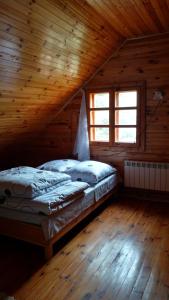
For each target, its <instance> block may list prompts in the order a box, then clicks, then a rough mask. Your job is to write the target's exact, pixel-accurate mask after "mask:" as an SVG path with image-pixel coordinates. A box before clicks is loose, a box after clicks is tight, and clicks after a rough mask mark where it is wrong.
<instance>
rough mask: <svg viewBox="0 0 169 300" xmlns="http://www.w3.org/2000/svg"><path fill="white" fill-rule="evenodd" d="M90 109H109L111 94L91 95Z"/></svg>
mask: <svg viewBox="0 0 169 300" xmlns="http://www.w3.org/2000/svg"><path fill="white" fill-rule="evenodd" d="M90 107H91V108H101V107H107V108H108V107H109V93H96V94H94V93H92V94H90Z"/></svg>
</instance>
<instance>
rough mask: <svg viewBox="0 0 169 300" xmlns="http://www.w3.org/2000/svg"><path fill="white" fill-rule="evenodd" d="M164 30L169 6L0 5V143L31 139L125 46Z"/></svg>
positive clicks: (99, 0) (129, 0) (62, 0)
mask: <svg viewBox="0 0 169 300" xmlns="http://www.w3.org/2000/svg"><path fill="white" fill-rule="evenodd" d="M167 31H169V0H0V117H1V118H0V143H1V146H2V145H3V144H4V145H5V144H6V143H7V142H9V141H10V142H11V141H12V139H14V140H15V139H16V136H24V135H25V133H27V137H28V136H29V134H30V136H31V134H32V132H35V131H36V130H40V129H42V128H43V126H45V124H46V121H47V120H48V116H49V115H50V117H51V115H53V114H55V113H56V112H57V111H58V109H60V107H61V106H62V105H63V103H64V102H65V101H67V99H68V98H69V97H70V96H72V95H73V94H74V93H75V91H76V90H77V89H78V88H79V87H80V86H81V85H82V84H83V83H84V82H85V81H86V80H87V79H88V78H90V76H91V75H92V74H93V72H95V71H96V70H97V68H98V66H99V65H101V64H102V63H103V62H104V61H105V60H106V58H107V57H108V56H110V54H111V53H112V52H113V51H114V49H116V48H117V47H118V46H119V45H120V44H121V43H122V42H123V41H124V40H126V39H129V38H134V37H139V36H145V35H150V34H159V33H164V32H167Z"/></svg>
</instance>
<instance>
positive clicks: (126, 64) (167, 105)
mask: <svg viewBox="0 0 169 300" xmlns="http://www.w3.org/2000/svg"><path fill="white" fill-rule="evenodd" d="M144 43H145V48H144ZM140 45H141V53H139V49H140ZM148 49H149V50H148ZM128 52H129V54H128ZM134 53H138V54H139V57H137V56H136V57H135V55H134ZM168 53H169V35H165V36H163V37H162V36H160V37H159V38H158V37H156V38H154V37H153V38H152V39H151V38H149V39H146V38H144V39H140V40H135V41H133V40H132V41H128V42H127V43H126V45H125V47H124V48H122V49H121V50H120V51H119V53H118V54H117V56H116V57H115V58H112V59H111V60H110V61H109V62H108V63H107V64H106V65H105V66H104V68H103V69H102V70H101V71H100V72H99V73H98V74H97V75H96V76H95V77H94V78H93V79H92V80H91V81H90V82H89V83H88V85H87V87H86V88H87V89H90V88H99V87H102V86H103V87H104V86H113V85H114V84H117V85H118V83H122V82H123V83H125V82H130V81H131V82H138V81H143V80H144V81H145V82H146V109H145V115H146V118H145V119H146V132H145V150H144V151H142V152H136V151H127V152H126V151H125V150H124V149H121V150H117V149H116V148H113V147H110V146H107V147H106V146H105V145H104V146H92V145H91V156H92V158H93V159H97V160H100V161H105V162H114V164H115V165H116V166H117V167H118V168H119V169H120V171H121V173H123V161H124V159H134V160H149V161H167V162H168V161H169V75H168V74H169V59H168ZM158 88H159V89H162V90H163V91H164V98H163V100H161V101H157V100H154V99H153V95H154V91H155V90H156V89H158ZM80 99H81V97H80V95H79V98H76V99H74V100H73V101H72V102H71V104H69V105H68V106H67V108H66V109H65V111H64V112H62V113H61V114H60V115H59V116H58V119H57V121H55V124H56V128H55V126H53V125H52V123H51V124H50V125H49V127H48V131H47V136H48V135H49V136H50V138H51V139H52V134H53V139H54V137H55V134H56V133H57V132H58V130H59V131H62V132H63V135H64V138H65V135H67V136H69V137H70V136H71V138H72V147H70V143H69V147H68V148H67V150H68V151H70V150H71V151H72V149H73V144H74V141H75V133H76V124H77V119H78V115H79V108H80ZM72 118H74V120H75V119H76V121H75V122H74V125H73V127H71V120H72ZM61 120H62V122H63V123H62V126H60V129H58V128H57V126H58V124H59V122H61ZM68 128H69V129H68ZM65 129H66V130H67V132H66V130H65ZM60 143H61V145H62V149H63V148H64V142H63V140H62V142H61V141H60ZM66 147H67V146H66V143H65V148H66ZM59 152H60V154H61V153H62V152H61V151H59V148H58V147H57V153H58V154H59ZM71 153H72V152H69V153H67V155H68V156H69V155H71Z"/></svg>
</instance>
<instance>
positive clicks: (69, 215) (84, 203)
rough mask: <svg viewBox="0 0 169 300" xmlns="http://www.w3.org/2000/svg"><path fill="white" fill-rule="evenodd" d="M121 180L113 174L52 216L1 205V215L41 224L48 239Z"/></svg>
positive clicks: (86, 190) (60, 207)
mask: <svg viewBox="0 0 169 300" xmlns="http://www.w3.org/2000/svg"><path fill="white" fill-rule="evenodd" d="M118 182H119V178H118V176H117V174H113V175H111V176H109V177H107V178H105V179H104V180H102V181H100V182H99V183H98V184H96V185H95V186H94V187H89V188H87V189H85V190H84V193H83V195H81V196H80V197H77V198H76V200H74V201H69V202H67V203H66V204H67V205H65V206H64V205H60V206H59V207H58V210H57V212H56V213H55V214H52V215H50V216H46V215H42V214H35V213H31V211H30V212H28V211H27V212H24V211H19V210H15V209H12V207H11V208H5V207H2V206H0V216H1V217H5V218H8V219H14V220H20V221H22V222H27V223H31V224H36V225H41V226H42V229H43V232H44V236H45V239H46V240H49V239H51V238H52V237H53V236H54V235H55V234H56V233H57V232H59V231H60V230H62V229H63V228H64V227H65V226H66V225H67V224H68V223H69V222H71V220H73V219H74V218H75V217H78V216H79V215H80V214H81V213H82V211H84V210H85V209H87V208H88V207H89V206H91V205H93V204H94V203H95V202H96V201H99V200H100V199H101V198H102V197H103V196H104V195H105V194H106V193H108V192H110V191H111V190H112V189H113V188H114V187H115V186H116V185H117V183H118Z"/></svg>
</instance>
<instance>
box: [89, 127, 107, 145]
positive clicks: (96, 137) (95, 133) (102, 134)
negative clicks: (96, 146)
mask: <svg viewBox="0 0 169 300" xmlns="http://www.w3.org/2000/svg"><path fill="white" fill-rule="evenodd" d="M90 137H91V141H103V142H109V128H103V127H100V128H98V127H94V128H93V127H92V128H90Z"/></svg>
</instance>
